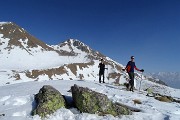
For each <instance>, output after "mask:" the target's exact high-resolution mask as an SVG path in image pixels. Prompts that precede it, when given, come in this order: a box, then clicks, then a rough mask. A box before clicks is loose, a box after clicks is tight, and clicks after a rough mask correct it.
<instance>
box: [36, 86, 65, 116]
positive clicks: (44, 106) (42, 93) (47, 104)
mask: <svg viewBox="0 0 180 120" xmlns="http://www.w3.org/2000/svg"><path fill="white" fill-rule="evenodd" d="M35 101H36V103H37V106H36V108H35V109H34V110H33V111H32V115H36V114H38V115H39V116H41V117H42V118H43V117H45V116H46V115H48V114H52V113H53V112H55V111H56V110H57V109H59V108H61V107H65V106H66V105H65V100H64V98H63V96H62V95H61V93H60V92H59V91H58V90H56V89H55V88H53V87H52V86H50V85H45V86H43V87H42V88H41V89H40V90H39V93H38V94H36V95H35Z"/></svg>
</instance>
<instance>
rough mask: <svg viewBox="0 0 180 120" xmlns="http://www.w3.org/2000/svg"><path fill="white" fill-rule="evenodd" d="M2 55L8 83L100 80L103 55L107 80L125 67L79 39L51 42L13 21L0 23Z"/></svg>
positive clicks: (1, 67)
mask: <svg viewBox="0 0 180 120" xmlns="http://www.w3.org/2000/svg"><path fill="white" fill-rule="evenodd" d="M0 54H1V57H0V61H1V64H0V69H1V71H0V74H2V75H1V76H0V78H1V79H4V78H6V79H8V81H7V82H6V83H11V82H12V81H16V82H17V80H22V81H23V80H25V79H26V81H28V80H30V81H31V80H42V79H51V80H53V79H71V80H75V79H81V80H98V70H99V69H98V64H99V60H100V59H101V58H103V59H104V60H105V64H106V67H107V68H108V70H107V71H106V80H109V81H111V82H113V81H112V80H114V79H116V78H119V77H120V74H119V73H120V71H121V69H122V67H123V66H122V65H121V64H119V63H117V62H116V61H113V60H112V59H110V58H109V57H107V56H105V55H103V54H101V53H100V52H98V51H95V50H92V49H91V48H90V47H89V46H88V45H86V44H84V43H82V42H81V41H79V40H74V39H69V40H67V41H64V42H62V43H60V44H58V45H47V44H45V43H43V42H42V41H40V40H38V39H37V38H35V37H34V36H32V35H30V34H29V33H28V32H27V31H26V30H24V29H23V28H21V27H19V26H18V25H16V24H15V23H12V22H1V23H0ZM85 71H86V72H85ZM24 75H25V78H22V76H24ZM109 81H108V82H109ZM18 82H19V81H18ZM6 83H2V84H6Z"/></svg>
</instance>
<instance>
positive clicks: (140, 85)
mask: <svg viewBox="0 0 180 120" xmlns="http://www.w3.org/2000/svg"><path fill="white" fill-rule="evenodd" d="M142 76H143V72H142V73H141V80H140V85H139V91H140V89H141V82H142Z"/></svg>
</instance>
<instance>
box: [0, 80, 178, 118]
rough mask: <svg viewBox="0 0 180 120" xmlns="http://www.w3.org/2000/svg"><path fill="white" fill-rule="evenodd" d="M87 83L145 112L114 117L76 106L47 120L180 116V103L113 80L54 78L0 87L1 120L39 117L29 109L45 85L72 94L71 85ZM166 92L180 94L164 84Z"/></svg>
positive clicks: (161, 90) (115, 100)
mask: <svg viewBox="0 0 180 120" xmlns="http://www.w3.org/2000/svg"><path fill="white" fill-rule="evenodd" d="M74 84H77V85H79V86H83V87H88V88H90V89H92V90H94V91H97V92H100V93H103V94H106V95H107V96H108V98H109V99H111V100H112V101H113V102H119V103H123V104H126V105H129V106H131V107H135V108H139V109H141V110H142V112H134V113H133V115H127V116H121V117H120V118H119V117H113V116H111V115H107V116H98V115H95V114H88V113H79V112H78V110H76V109H73V108H71V109H64V108H61V109H59V110H57V112H55V113H54V114H53V115H50V116H49V117H48V118H47V120H179V119H180V104H179V103H175V102H172V103H165V102H160V101H158V100H155V99H154V98H153V97H147V96H145V94H140V93H139V91H135V92H130V91H126V90H124V87H123V86H114V85H111V84H99V83H98V82H96V81H95V82H94V81H93V82H92V81H82V80H80V81H79V80H77V81H76V80H74V81H70V80H54V81H42V82H38V81H32V82H26V83H19V84H13V85H6V86H2V87H0V114H1V115H2V114H4V115H5V116H0V119H2V120H40V117H39V116H34V117H32V116H31V115H30V112H31V110H32V108H33V107H34V104H35V103H34V94H36V93H38V91H39V89H40V88H41V87H42V86H43V85H52V86H53V87H55V88H56V89H57V90H59V91H60V92H61V93H62V94H63V95H66V96H70V97H71V93H70V92H67V91H68V90H69V89H70V87H71V86H73V85H74ZM158 91H160V92H161V93H163V94H171V95H172V96H174V97H178V98H180V90H179V89H172V88H169V87H164V89H158ZM134 99H138V100H140V101H141V102H142V104H134V102H133V100H134Z"/></svg>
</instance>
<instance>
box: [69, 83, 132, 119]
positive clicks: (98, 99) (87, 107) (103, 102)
mask: <svg viewBox="0 0 180 120" xmlns="http://www.w3.org/2000/svg"><path fill="white" fill-rule="evenodd" d="M71 91H72V97H73V100H74V104H75V106H76V107H77V108H78V109H79V110H80V111H81V112H87V113H91V114H99V115H105V114H111V115H113V116H119V115H129V114H131V111H130V110H129V109H128V108H126V107H122V106H120V105H118V104H114V103H112V102H111V101H110V100H109V99H108V97H107V96H106V95H104V94H101V93H98V92H95V91H92V90H90V89H89V88H84V87H79V86H77V85H74V86H72V87H71Z"/></svg>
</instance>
